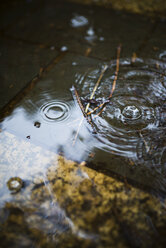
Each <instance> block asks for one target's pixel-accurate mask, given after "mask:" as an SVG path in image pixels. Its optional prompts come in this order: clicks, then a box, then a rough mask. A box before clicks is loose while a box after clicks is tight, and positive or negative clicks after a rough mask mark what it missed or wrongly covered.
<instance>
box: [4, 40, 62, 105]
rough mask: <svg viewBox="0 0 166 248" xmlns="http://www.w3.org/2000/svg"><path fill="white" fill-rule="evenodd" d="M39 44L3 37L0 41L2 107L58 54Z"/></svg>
mask: <svg viewBox="0 0 166 248" xmlns="http://www.w3.org/2000/svg"><path fill="white" fill-rule="evenodd" d="M57 54H58V53H57V51H55V50H51V49H49V48H48V49H45V48H43V47H40V46H39V45H38V46H37V45H32V44H30V45H29V44H24V43H22V42H20V41H13V40H9V39H5V38H2V39H1V41H0V80H1V82H0V84H1V87H0V109H1V108H3V107H4V106H5V105H6V104H7V103H8V102H9V101H10V100H11V99H12V98H13V97H14V96H15V95H16V94H17V93H18V92H19V91H20V90H22V89H23V88H24V87H25V86H26V84H27V83H29V82H30V81H31V80H32V79H33V78H34V77H35V76H36V75H38V74H39V72H40V68H43V67H45V66H46V65H47V64H48V63H49V62H50V61H51V60H52V59H53V58H55V57H56V56H57Z"/></svg>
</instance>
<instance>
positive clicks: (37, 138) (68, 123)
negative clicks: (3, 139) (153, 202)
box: [1, 55, 166, 195]
mask: <svg viewBox="0 0 166 248" xmlns="http://www.w3.org/2000/svg"><path fill="white" fill-rule="evenodd" d="M73 63H74V64H73ZM158 63H160V67H159V68H158V69H157V68H154V66H155V65H156V64H158ZM88 64H90V65H91V66H88ZM64 65H65V67H67V68H68V69H67V70H64ZM103 66H104V65H103V64H102V63H101V62H98V61H96V60H93V59H88V58H83V57H75V58H74V60H73V59H72V56H71V55H67V56H66V58H65V59H64V61H63V62H62V63H59V65H57V67H55V69H53V70H52V71H51V72H50V73H48V74H47V76H46V77H44V78H43V79H41V80H40V82H38V83H37V84H36V86H35V87H34V89H33V90H32V91H31V92H30V93H29V94H28V95H27V96H26V97H25V98H24V99H23V100H22V101H21V102H20V103H18V104H17V107H16V108H15V109H14V110H13V112H12V113H11V114H10V115H9V116H8V117H6V118H5V119H4V121H3V122H2V123H1V128H2V130H6V131H8V132H11V133H13V134H16V135H19V136H20V137H22V138H23V139H29V141H30V142H32V143H34V144H37V145H41V146H43V147H45V148H47V149H49V150H51V151H53V152H55V153H57V154H58V153H60V154H63V155H64V156H65V157H67V158H69V159H72V160H75V161H78V162H81V161H83V160H84V161H87V162H90V163H91V162H94V163H95V164H100V163H104V169H105V171H106V172H107V171H108V172H112V173H116V174H118V175H121V176H124V177H126V178H128V179H129V180H133V181H135V183H136V184H139V185H142V186H145V187H146V186H147V187H148V188H150V189H151V190H152V191H155V192H158V193H159V195H160V193H161V194H165V193H166V192H165V185H166V181H165V176H164V175H165V174H166V172H165V169H166V168H165V162H164V161H165V160H164V159H163V158H162V157H163V154H164V151H165V132H166V130H165V97H166V91H165V76H164V77H163V70H164V68H165V64H164V61H161V60H160V61H154V60H150V59H143V58H137V59H136V61H135V63H133V62H131V60H130V59H128V58H126V59H120V72H119V75H118V81H117V85H116V89H115V91H114V93H113V96H112V97H111V101H110V102H109V103H108V104H106V107H105V109H104V111H103V112H102V114H101V115H100V116H98V115H97V114H98V113H99V112H100V111H99V110H97V111H96V112H94V113H93V114H92V123H93V124H92V123H90V122H89V121H87V119H86V118H85V117H84V116H83V113H82V111H81V108H80V106H79V104H78V102H77V100H76V98H75V95H74V93H73V92H72V91H71V87H72V86H73V85H74V86H75V87H76V88H75V89H76V90H77V93H78V95H79V97H80V99H81V101H82V103H81V104H82V105H83V108H84V109H85V108H86V105H87V101H88V99H89V98H90V95H91V93H92V91H93V88H94V86H95V84H96V81H97V79H98V78H99V77H100V74H101V71H102V68H103ZM115 69H116V60H112V61H110V62H109V63H108V68H107V70H106V72H105V73H104V75H103V78H102V79H101V82H100V84H99V87H98V89H97V90H96V92H95V96H94V100H93V101H91V105H90V108H89V111H92V110H93V109H94V108H95V107H96V106H98V105H99V104H101V103H102V102H103V101H105V100H106V99H107V98H108V96H109V94H110V91H111V89H112V83H113V80H114V74H115ZM92 125H93V126H92ZM91 153H94V158H93V159H89V154H91ZM110 159H113V160H114V163H112V164H110ZM123 159H125V162H124V165H123V166H122V165H121V163H123V162H122V161H123ZM119 160H120V161H121V162H120V161H119ZM131 163H133V164H134V165H133V168H132V169H133V172H132V173H131V172H130V169H131V168H130V167H131V166H130V164H131ZM122 167H123V168H122ZM144 172H145V173H144ZM133 173H134V175H133ZM142 174H144V175H143V176H142ZM138 175H139V176H138ZM155 175H156V176H155ZM150 179H151V180H152V181H151V180H150Z"/></svg>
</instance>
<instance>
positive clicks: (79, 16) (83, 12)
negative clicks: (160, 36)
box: [7, 1, 153, 60]
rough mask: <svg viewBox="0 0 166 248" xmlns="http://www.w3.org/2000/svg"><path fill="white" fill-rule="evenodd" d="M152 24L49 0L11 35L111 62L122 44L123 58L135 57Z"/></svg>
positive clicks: (133, 17)
mask: <svg viewBox="0 0 166 248" xmlns="http://www.w3.org/2000/svg"><path fill="white" fill-rule="evenodd" d="M152 25H153V23H151V21H150V20H149V19H148V18H146V17H142V16H139V15H132V14H127V13H122V12H113V11H111V10H107V9H105V8H101V7H94V6H93V7H91V6H83V5H79V4H78V5H77V4H73V3H66V2H64V1H62V2H59V1H58V2H55V1H47V2H46V3H45V5H42V6H41V8H39V9H38V10H37V11H36V12H35V13H31V15H30V16H28V17H26V16H25V17H23V18H21V19H20V20H19V21H18V22H17V23H16V24H15V25H13V27H11V28H10V29H9V30H8V32H7V34H9V35H11V36H13V37H17V38H20V39H23V40H26V41H31V42H38V43H43V44H47V45H49V46H55V47H56V48H58V49H68V50H69V51H71V52H76V53H79V54H82V55H84V54H88V55H89V56H93V57H96V58H100V59H103V60H109V59H111V58H113V57H114V58H115V57H116V48H117V46H118V45H119V43H121V44H122V46H123V52H122V56H123V57H131V56H132V53H133V52H135V51H136V50H137V49H138V48H139V46H140V45H141V44H142V42H143V41H144V37H145V36H146V35H147V33H149V30H150V29H151V27H152Z"/></svg>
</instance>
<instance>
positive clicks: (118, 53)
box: [87, 45, 121, 117]
mask: <svg viewBox="0 0 166 248" xmlns="http://www.w3.org/2000/svg"><path fill="white" fill-rule="evenodd" d="M120 52H121V45H119V46H118V48H117V59H116V71H115V78H114V81H113V84H112V89H111V93H110V95H109V97H108V99H107V100H106V101H104V102H103V103H101V104H100V105H99V106H97V107H96V108H94V109H93V110H92V111H90V112H88V113H87V115H91V114H92V113H94V112H95V111H96V110H98V109H99V108H102V109H101V110H100V112H99V113H98V114H97V115H96V116H99V115H100V114H101V113H102V112H103V110H104V108H105V105H106V104H108V103H109V102H110V99H111V97H112V94H113V93H114V91H115V87H116V81H117V79H118V73H119V59H120ZM96 116H94V117H96Z"/></svg>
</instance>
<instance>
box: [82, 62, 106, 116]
mask: <svg viewBox="0 0 166 248" xmlns="http://www.w3.org/2000/svg"><path fill="white" fill-rule="evenodd" d="M107 68H108V65H105V66H104V68H103V70H102V71H101V74H100V76H99V78H98V80H97V82H96V84H95V87H94V88H93V92H92V94H91V96H90V100H91V99H92V98H93V97H94V94H95V92H96V90H97V88H98V86H99V84H100V81H101V79H102V77H103V75H104V73H105V71H106V70H107ZM89 107H90V103H88V104H87V105H86V108H85V113H87V112H88V109H89Z"/></svg>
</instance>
